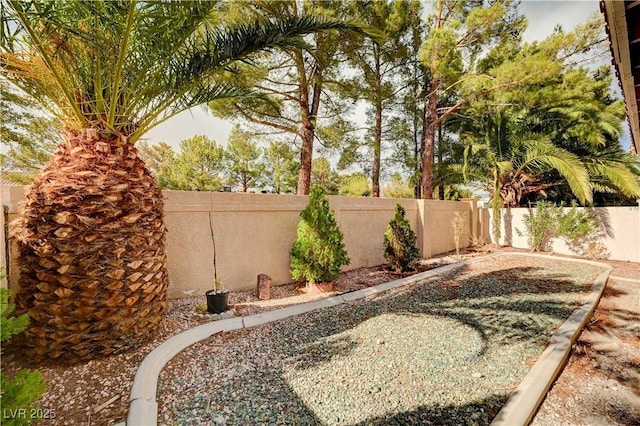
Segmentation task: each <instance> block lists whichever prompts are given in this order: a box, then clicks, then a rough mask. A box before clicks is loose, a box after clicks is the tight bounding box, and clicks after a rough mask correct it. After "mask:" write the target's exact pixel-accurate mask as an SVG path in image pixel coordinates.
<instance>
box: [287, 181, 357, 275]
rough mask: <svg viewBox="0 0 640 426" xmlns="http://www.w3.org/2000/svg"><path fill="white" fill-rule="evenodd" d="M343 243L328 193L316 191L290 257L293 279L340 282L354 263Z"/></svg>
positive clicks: (304, 211)
mask: <svg viewBox="0 0 640 426" xmlns="http://www.w3.org/2000/svg"><path fill="white" fill-rule="evenodd" d="M343 239H344V235H343V233H342V230H340V227H339V226H338V223H337V222H336V218H335V215H334V213H333V211H332V210H331V209H330V208H329V200H327V197H325V195H324V191H323V190H322V188H320V187H314V188H313V189H312V190H311V194H310V195H309V204H308V205H307V207H305V209H304V210H303V211H302V213H300V221H299V222H298V228H297V231H296V239H295V241H294V242H293V247H292V248H291V252H290V253H289V260H290V265H291V275H292V276H293V278H294V279H296V280H298V279H302V278H304V279H305V280H307V282H308V283H309V284H315V283H324V282H330V281H333V280H335V279H336V278H338V276H339V275H340V272H341V270H342V267H343V266H345V265H348V264H349V262H350V259H349V257H348V256H347V252H346V250H345V248H344V242H343Z"/></svg>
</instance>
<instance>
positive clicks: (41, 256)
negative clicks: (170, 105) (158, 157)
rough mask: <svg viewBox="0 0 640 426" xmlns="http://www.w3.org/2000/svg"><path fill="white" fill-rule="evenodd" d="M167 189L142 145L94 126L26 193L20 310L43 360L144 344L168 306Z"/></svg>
mask: <svg viewBox="0 0 640 426" xmlns="http://www.w3.org/2000/svg"><path fill="white" fill-rule="evenodd" d="M162 215H163V202H162V194H161V192H160V189H159V188H158V186H157V184H156V183H155V181H154V179H153V177H152V176H151V174H150V173H149V171H148V169H147V168H146V167H145V166H144V163H143V162H142V160H141V159H139V158H138V156H137V150H136V149H135V148H134V147H133V146H132V145H130V144H128V143H123V142H122V141H121V140H120V139H119V138H115V139H113V138H106V137H104V136H101V135H100V134H99V132H98V131H96V130H95V129H87V130H84V131H82V132H80V133H71V132H68V133H67V134H66V135H65V140H64V141H63V142H62V143H61V144H60V146H59V147H58V149H57V151H56V153H55V154H54V156H53V157H52V159H51V160H50V161H49V163H48V164H47V165H46V166H45V167H44V168H43V169H42V171H41V172H40V173H39V175H38V177H37V178H36V180H35V181H34V183H33V185H32V186H31V187H30V188H29V190H28V193H27V194H26V200H25V204H24V206H23V215H22V216H21V218H20V219H19V220H18V221H16V222H15V224H14V227H13V230H12V231H13V235H14V236H15V237H16V238H17V240H18V245H19V248H20V262H21V275H20V282H19V288H18V291H17V293H16V305H17V308H18V311H19V312H27V313H28V314H29V316H30V319H31V321H30V324H29V327H28V329H27V330H26V333H25V337H26V342H25V344H26V346H27V347H29V348H30V350H29V351H28V352H29V353H30V354H31V355H32V356H33V358H34V359H35V360H43V359H46V358H53V359H58V360H63V361H67V362H76V361H79V360H87V359H91V358H95V357H98V356H102V355H110V354H115V353H119V352H122V351H125V350H127V349H131V348H135V347H137V346H140V345H141V344H143V343H144V342H145V341H146V340H147V339H148V338H149V337H150V336H151V335H152V332H153V331H154V330H155V329H157V328H158V326H159V325H160V322H161V320H162V318H163V316H164V313H165V311H166V308H167V302H166V291H167V286H168V276H167V269H166V256H165V235H166V229H165V225H164V222H163V218H162Z"/></svg>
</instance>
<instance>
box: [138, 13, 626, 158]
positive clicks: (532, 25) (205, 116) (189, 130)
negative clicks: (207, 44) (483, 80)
mask: <svg viewBox="0 0 640 426" xmlns="http://www.w3.org/2000/svg"><path fill="white" fill-rule="evenodd" d="M520 10H521V11H522V13H523V14H524V15H525V16H526V17H527V19H528V21H529V25H528V28H527V31H526V32H525V34H524V38H525V40H527V41H533V40H542V39H544V38H546V37H547V36H548V35H549V34H550V33H551V32H552V31H553V29H554V28H555V27H556V26H557V25H561V26H562V28H563V29H564V30H565V31H570V30H571V29H573V28H574V27H575V26H576V25H577V24H579V23H582V22H584V21H585V20H586V19H587V17H588V16H589V15H591V14H592V13H593V12H596V11H599V5H598V1H597V0H574V1H569V0H560V1H547V0H543V1H537V0H523V1H522V3H521V5H520ZM616 87H618V85H617V83H616ZM358 115H359V116H361V118H362V119H363V120H364V114H356V117H357V116H358ZM356 119H357V118H356ZM231 128H232V124H231V123H230V122H228V121H224V120H220V119H218V118H216V117H213V116H211V115H210V114H209V113H208V112H207V111H206V109H205V108H204V107H198V108H194V109H191V110H189V111H185V112H183V113H181V114H179V115H177V116H176V117H173V118H171V119H169V120H167V121H166V122H164V123H162V124H160V125H159V126H157V127H156V128H154V129H153V130H151V131H150V132H149V133H147V135H146V139H147V140H148V141H149V142H151V143H158V142H167V143H169V144H170V145H171V146H173V147H174V149H178V144H179V143H180V141H181V140H183V139H187V138H190V137H192V136H195V135H206V136H208V137H209V138H211V139H213V140H215V141H216V142H218V143H220V144H226V142H227V139H228V137H229V133H230V132H231ZM627 128H628V126H627ZM622 144H623V145H624V146H625V148H628V147H629V135H628V130H627V134H625V135H624V136H623V138H622Z"/></svg>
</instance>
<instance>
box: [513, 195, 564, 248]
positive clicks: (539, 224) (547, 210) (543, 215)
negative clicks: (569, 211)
mask: <svg viewBox="0 0 640 426" xmlns="http://www.w3.org/2000/svg"><path fill="white" fill-rule="evenodd" d="M561 215H562V207H555V206H554V205H553V204H551V205H550V204H547V203H544V202H539V203H538V204H536V207H535V210H534V211H531V210H530V211H529V214H528V215H526V216H525V217H524V227H525V231H526V233H527V245H528V246H529V248H530V249H531V251H547V250H548V248H549V242H550V241H551V238H552V237H553V236H554V234H555V232H556V226H557V221H558V217H559V216H561ZM517 232H518V234H520V235H522V233H521V232H520V230H517Z"/></svg>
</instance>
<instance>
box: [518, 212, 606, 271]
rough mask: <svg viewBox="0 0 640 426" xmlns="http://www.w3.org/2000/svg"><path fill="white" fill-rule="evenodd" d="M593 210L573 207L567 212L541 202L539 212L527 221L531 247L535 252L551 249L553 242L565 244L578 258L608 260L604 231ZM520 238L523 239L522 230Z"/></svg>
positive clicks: (526, 219)
mask: <svg viewBox="0 0 640 426" xmlns="http://www.w3.org/2000/svg"><path fill="white" fill-rule="evenodd" d="M598 220H599V219H598V217H597V216H596V215H595V214H594V213H593V211H592V210H588V209H583V210H578V207H577V205H576V204H573V205H572V206H571V208H570V209H569V210H567V211H565V209H564V208H563V207H562V206H557V207H556V206H554V205H552V204H547V203H544V202H540V203H538V204H537V205H536V208H535V211H533V212H530V213H529V215H527V216H525V217H524V224H525V229H526V233H527V244H528V245H529V247H530V248H531V250H532V251H546V250H548V249H549V242H550V241H551V238H554V237H559V238H562V239H564V240H565V242H566V243H567V246H568V247H569V248H570V249H571V250H572V251H573V252H575V253H576V254H578V255H581V256H586V257H589V258H598V259H600V258H604V257H607V251H606V247H605V246H604V244H603V243H602V242H601V241H599V238H600V233H601V228H600V225H599V223H598ZM517 231H518V234H520V235H522V233H521V232H520V230H517Z"/></svg>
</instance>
